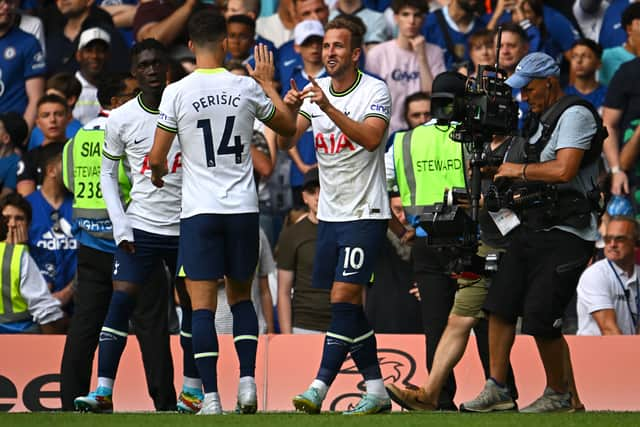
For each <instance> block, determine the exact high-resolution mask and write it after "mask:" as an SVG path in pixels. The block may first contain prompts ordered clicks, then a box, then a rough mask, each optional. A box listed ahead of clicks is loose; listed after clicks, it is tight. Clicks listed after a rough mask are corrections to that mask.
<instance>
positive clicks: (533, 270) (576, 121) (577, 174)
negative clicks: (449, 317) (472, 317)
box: [461, 53, 602, 412]
mask: <svg viewBox="0 0 640 427" xmlns="http://www.w3.org/2000/svg"><path fill="white" fill-rule="evenodd" d="M559 74H560V68H559V67H558V65H557V64H556V62H555V61H554V60H553V58H551V57H550V56H548V55H546V54H544V53H532V54H529V55H527V56H525V57H524V58H523V59H522V60H521V61H520V63H519V64H518V66H517V68H516V72H515V73H514V74H513V75H512V76H511V77H510V78H509V79H507V81H506V83H507V84H508V85H509V86H511V87H513V88H517V89H519V88H522V92H521V93H522V99H523V100H524V101H526V102H527V103H528V104H529V107H530V111H531V112H532V113H533V114H535V115H537V116H539V117H540V122H539V123H538V125H537V126H532V127H530V128H529V129H532V131H531V133H530V136H529V137H528V138H522V139H520V140H516V141H515V142H513V143H512V145H511V147H510V149H509V153H508V154H507V157H506V162H505V163H503V164H502V165H500V167H499V169H498V173H497V174H496V175H495V178H494V180H496V181H499V180H502V181H505V180H506V181H507V183H508V184H509V185H510V190H511V191H512V192H513V193H514V194H515V193H516V189H519V188H523V187H526V186H528V185H531V181H535V182H538V183H541V184H540V185H539V187H543V186H544V188H547V189H548V190H547V191H548V192H550V193H551V194H552V195H550V196H548V197H546V198H542V199H536V203H537V205H535V206H534V205H532V204H528V203H522V204H521V205H516V204H515V203H513V204H512V205H511V206H510V207H511V208H513V210H514V211H515V213H516V214H517V215H518V217H519V220H520V224H519V225H516V226H515V228H513V230H512V231H507V232H508V236H510V238H511V239H510V246H509V249H508V250H507V252H506V253H505V255H504V257H503V259H502V260H501V262H500V268H499V270H498V272H497V273H496V275H495V276H494V278H493V281H492V285H491V287H490V288H489V294H488V296H487V299H486V301H485V304H484V309H485V311H487V312H488V313H489V337H490V340H489V353H490V360H491V369H490V370H491V377H490V378H489V379H488V380H487V382H486V385H485V387H484V389H483V391H482V392H481V393H480V394H479V395H478V397H476V398H475V399H474V400H472V401H469V402H466V403H463V404H462V405H461V410H464V411H472V412H489V411H492V410H500V409H506V408H508V407H509V406H510V403H512V400H511V397H510V396H509V388H508V386H506V385H505V381H506V379H507V366H508V360H509V354H510V351H511V347H512V346H513V342H514V336H515V325H516V320H517V318H518V316H522V317H523V321H522V332H523V333H525V334H529V335H532V336H533V337H534V338H535V341H536V345H537V347H538V351H539V353H540V358H541V359H542V363H543V365H544V369H545V373H546V381H547V385H546V388H545V390H544V393H543V394H542V396H541V397H540V398H538V399H537V400H536V401H534V402H533V403H532V404H531V405H530V406H528V407H526V408H524V409H523V410H522V411H521V412H554V411H570V410H572V409H577V408H580V407H581V404H580V403H579V400H578V398H577V393H576V392H575V385H574V382H573V372H572V368H571V359H570V356H569V347H568V345H567V342H566V341H565V339H564V337H563V336H562V333H561V327H562V315H563V313H564V311H565V309H566V307H567V305H568V303H569V300H570V299H571V298H572V296H573V295H574V293H575V290H576V286H577V283H578V278H579V277H580V274H581V273H582V271H583V270H584V268H585V267H586V265H587V262H588V260H589V258H590V257H591V255H592V253H593V249H594V242H595V240H596V238H597V230H596V215H595V213H594V211H595V209H594V208H593V207H592V205H591V204H590V203H589V197H588V196H589V195H590V194H591V193H592V191H593V190H594V186H595V182H596V180H597V172H598V167H597V162H595V161H591V159H593V158H597V157H598V156H599V150H601V146H600V145H599V144H598V143H597V136H598V135H601V134H602V132H601V131H600V129H599V127H598V122H597V121H596V118H595V117H594V114H593V112H592V111H591V110H590V109H588V108H586V107H585V106H583V105H571V106H569V107H568V108H566V109H564V110H563V112H562V114H561V115H560V116H559V119H558V120H557V121H556V123H555V126H554V127H551V126H547V127H545V126H543V124H542V122H545V123H548V121H545V120H548V117H549V116H550V115H551V114H550V112H551V111H553V110H552V109H553V107H554V105H555V104H556V103H559V102H560V101H561V100H562V99H563V98H564V96H565V95H564V93H563V92H562V89H561V88H560V81H559V78H558V76H559ZM555 111H557V109H556V110H555ZM543 137H544V138H543ZM541 138H542V139H541ZM544 140H546V144H536V142H540V141H544ZM532 148H535V150H537V151H533V150H532ZM534 152H535V153H536V156H532V155H531V153H534ZM519 153H527V156H524V155H519ZM536 157H537V158H536ZM546 184H554V185H555V187H552V186H550V185H546ZM487 202H488V201H487ZM572 394H573V396H572ZM572 398H573V400H572Z"/></svg>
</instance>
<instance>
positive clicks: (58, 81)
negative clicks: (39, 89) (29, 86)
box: [45, 72, 82, 99]
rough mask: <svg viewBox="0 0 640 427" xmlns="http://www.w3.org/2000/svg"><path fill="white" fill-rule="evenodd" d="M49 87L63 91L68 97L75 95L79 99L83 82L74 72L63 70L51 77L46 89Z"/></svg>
mask: <svg viewBox="0 0 640 427" xmlns="http://www.w3.org/2000/svg"><path fill="white" fill-rule="evenodd" d="M49 89H54V90H57V91H59V92H62V93H64V95H65V96H66V97H67V98H70V97H72V96H73V97H75V98H76V99H78V97H80V93H81V92H82V84H81V83H80V82H79V81H78V79H76V76H74V75H73V74H72V73H67V72H62V73H56V74H54V75H53V76H51V77H49V79H48V80H47V83H46V85H45V91H47V90H49Z"/></svg>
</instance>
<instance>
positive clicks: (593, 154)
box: [527, 95, 609, 166]
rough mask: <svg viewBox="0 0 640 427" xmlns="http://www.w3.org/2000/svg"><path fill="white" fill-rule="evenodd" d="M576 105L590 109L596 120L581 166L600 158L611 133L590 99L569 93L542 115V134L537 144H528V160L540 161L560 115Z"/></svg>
mask: <svg viewBox="0 0 640 427" xmlns="http://www.w3.org/2000/svg"><path fill="white" fill-rule="evenodd" d="M574 106H582V107H585V108H586V109H588V110H589V111H590V112H591V114H592V115H593V118H594V120H595V121H596V133H595V134H594V136H593V138H592V139H591V147H590V148H589V150H587V151H586V152H585V153H584V156H583V157H582V163H581V166H586V165H589V164H591V163H593V162H594V161H597V160H598V159H599V158H600V153H601V152H602V144H603V143H604V140H605V139H606V138H607V136H608V134H609V133H608V132H607V128H606V127H604V126H603V124H602V119H601V118H600V115H599V114H598V112H597V111H596V109H595V108H594V107H593V105H592V104H591V103H590V102H589V101H587V100H586V99H583V98H580V97H579V96H577V95H567V96H564V97H562V98H561V99H560V100H559V101H558V102H556V103H555V104H553V105H552V106H551V108H549V109H548V110H547V111H545V112H544V114H542V116H541V117H540V123H541V124H542V136H541V137H540V139H538V141H536V143H535V144H527V157H528V159H529V160H528V162H532V161H533V162H538V161H540V153H542V150H544V147H546V145H547V143H548V142H549V140H550V139H551V135H552V134H553V131H554V129H555V128H556V125H557V124H558V120H559V119H560V116H562V114H563V113H564V112H565V111H566V110H567V109H568V108H570V107H574Z"/></svg>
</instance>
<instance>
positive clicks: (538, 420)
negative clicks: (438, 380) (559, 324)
mask: <svg viewBox="0 0 640 427" xmlns="http://www.w3.org/2000/svg"><path fill="white" fill-rule="evenodd" d="M145 425H149V426H153V427H164V426H177V427H191V426H194V427H196V426H198V427H199V426H203V427H204V426H207V427H210V426H215V427H225V426H242V427H244V426H248V427H253V426H255V427H315V426H318V427H342V426H348V427H372V426H384V427H396V426H397V427H412V426H415V427H427V426H434V427H436V426H437V427H441V426H442V427H447V426H453V427H457V426H460V427H476V426H478V427H502V426H517V427H529V426H531V427H550V426H560V427H574V426H575V427H591V426H607V427H609V426H623V427H632V426H638V425H640V413H638V412H585V413H577V414H542V415H538V414H517V413H499V414H457V413H430V412H418V413H416V412H413V413H407V412H394V413H393V414H390V415H375V416H365V417H348V416H344V415H341V414H331V413H324V414H321V415H306V414H293V413H283V412H280V413H258V414H256V415H222V416H204V417H196V416H192V415H179V414H169V413H164V414H157V413H144V414H113V415H95V414H77V413H25V414H7V413H4V414H0V426H6V427H23V426H24V427H27V426H28V427H32V426H45V427H58V426H64V427H67V426H68V427H75V426H78V427H79V426H90V427H103V426H104V427H129V426H131V427H140V426H145Z"/></svg>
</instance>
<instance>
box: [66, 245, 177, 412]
mask: <svg viewBox="0 0 640 427" xmlns="http://www.w3.org/2000/svg"><path fill="white" fill-rule="evenodd" d="M112 269H113V255H112V254H110V253H106V252H102V251H98V250H96V249H93V248H90V247H88V246H83V245H80V246H79V249H78V284H77V288H76V289H75V293H74V304H75V312H74V315H73V317H72V318H71V325H70V326H69V331H68V332H67V339H66V342H65V346H64V353H63V356H62V366H61V372H60V375H61V380H60V381H61V384H60V391H61V396H62V409H63V410H65V411H72V410H74V405H73V400H74V399H75V398H76V397H78V396H84V395H86V394H88V393H89V387H90V382H91V368H92V366H93V358H94V354H95V351H96V348H97V346H98V339H99V337H100V329H101V328H102V325H103V323H104V319H105V317H106V315H107V310H108V309H109V303H110V301H111V294H112V292H113V284H112V279H111V274H112ZM157 270H158V271H154V272H153V274H152V276H151V278H150V280H149V283H147V284H145V286H142V287H141V289H140V292H139V294H138V297H137V303H136V308H135V310H134V313H133V322H134V325H135V330H136V333H137V335H136V337H137V339H138V342H139V344H140V350H141V352H142V361H143V363H144V369H145V376H146V379H147V389H148V391H149V396H151V399H152V400H153V404H154V406H155V408H156V410H158V411H172V410H175V407H176V391H175V388H174V386H173V360H172V358H171V348H170V344H169V333H168V310H167V306H168V298H169V289H168V284H167V277H166V273H165V270H164V269H157Z"/></svg>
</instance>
